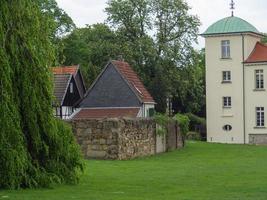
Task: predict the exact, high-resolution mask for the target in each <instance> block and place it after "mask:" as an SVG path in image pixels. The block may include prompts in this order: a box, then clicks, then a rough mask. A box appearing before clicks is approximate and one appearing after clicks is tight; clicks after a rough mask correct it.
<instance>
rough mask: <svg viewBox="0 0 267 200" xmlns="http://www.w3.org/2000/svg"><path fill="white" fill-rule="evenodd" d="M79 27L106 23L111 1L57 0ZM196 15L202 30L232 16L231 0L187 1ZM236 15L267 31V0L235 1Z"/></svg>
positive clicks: (202, 45)
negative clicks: (107, 8)
mask: <svg viewBox="0 0 267 200" xmlns="http://www.w3.org/2000/svg"><path fill="white" fill-rule="evenodd" d="M56 1H57V3H58V5H59V7H61V8H62V9H64V10H65V11H66V12H67V13H68V14H69V15H70V16H71V18H72V19H73V20H74V22H75V24H76V25H77V26H78V27H84V26H85V25H86V24H89V25H90V24H95V23H101V22H104V20H105V19H106V14H105V12H104V9H105V7H106V2H107V0H56ZM186 1H187V2H188V3H189V5H190V7H191V8H192V10H191V11H190V12H191V13H192V14H194V15H198V17H199V18H200V21H201V23H202V25H201V27H200V33H202V32H204V31H205V30H206V28H207V27H208V26H209V25H211V24H212V23H214V22H216V21H217V20H219V19H222V18H224V17H227V16H230V13H231V12H230V9H229V7H230V6H229V4H230V0H186ZM235 3H236V9H235V16H238V17H241V18H242V19H244V20H246V21H248V22H250V23H251V24H253V25H254V26H255V27H256V28H257V29H258V30H259V31H261V32H266V33H267V19H266V10H267V0H235ZM196 47H197V48H202V47H204V40H203V39H202V38H201V37H200V38H199V45H197V46H196Z"/></svg>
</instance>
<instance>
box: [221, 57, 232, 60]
mask: <svg viewBox="0 0 267 200" xmlns="http://www.w3.org/2000/svg"><path fill="white" fill-rule="evenodd" d="M221 60H232V58H231V57H229V58H221Z"/></svg>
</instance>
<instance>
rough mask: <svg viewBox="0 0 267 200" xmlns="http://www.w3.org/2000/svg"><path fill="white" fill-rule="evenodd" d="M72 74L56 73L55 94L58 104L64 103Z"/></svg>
mask: <svg viewBox="0 0 267 200" xmlns="http://www.w3.org/2000/svg"><path fill="white" fill-rule="evenodd" d="M71 76H72V75H71V74H54V96H55V98H56V102H55V103H56V104H60V105H61V104H62V102H63V99H64V97H65V93H66V91H67V89H68V86H69V81H70V79H71Z"/></svg>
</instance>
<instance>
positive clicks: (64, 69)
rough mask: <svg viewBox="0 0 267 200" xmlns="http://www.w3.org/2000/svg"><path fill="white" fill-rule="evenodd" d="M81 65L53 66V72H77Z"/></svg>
mask: <svg viewBox="0 0 267 200" xmlns="http://www.w3.org/2000/svg"><path fill="white" fill-rule="evenodd" d="M78 69H79V66H77V65H74V66H62V67H52V71H53V74H73V75H74V74H76V73H77V70H78Z"/></svg>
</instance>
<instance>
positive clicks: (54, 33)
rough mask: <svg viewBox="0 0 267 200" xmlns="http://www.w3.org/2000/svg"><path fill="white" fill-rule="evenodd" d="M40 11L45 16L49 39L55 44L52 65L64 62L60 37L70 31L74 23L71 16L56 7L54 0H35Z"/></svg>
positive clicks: (74, 26) (73, 27)
mask: <svg viewBox="0 0 267 200" xmlns="http://www.w3.org/2000/svg"><path fill="white" fill-rule="evenodd" d="M37 2H38V5H39V6H40V9H41V12H42V14H43V15H44V17H45V18H47V20H48V23H49V30H50V39H51V41H52V43H53V44H54V46H55V53H56V56H55V61H54V63H53V65H59V64H61V63H63V62H64V59H65V57H62V51H63V49H64V43H63V42H62V40H61V38H62V37H64V36H66V35H68V34H69V33H71V32H72V31H73V30H74V29H75V28H76V25H75V24H74V22H73V20H72V19H71V17H70V16H69V15H68V14H67V13H66V12H65V11H64V10H63V9H61V8H59V7H58V5H57V2H56V1H55V0H37Z"/></svg>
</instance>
